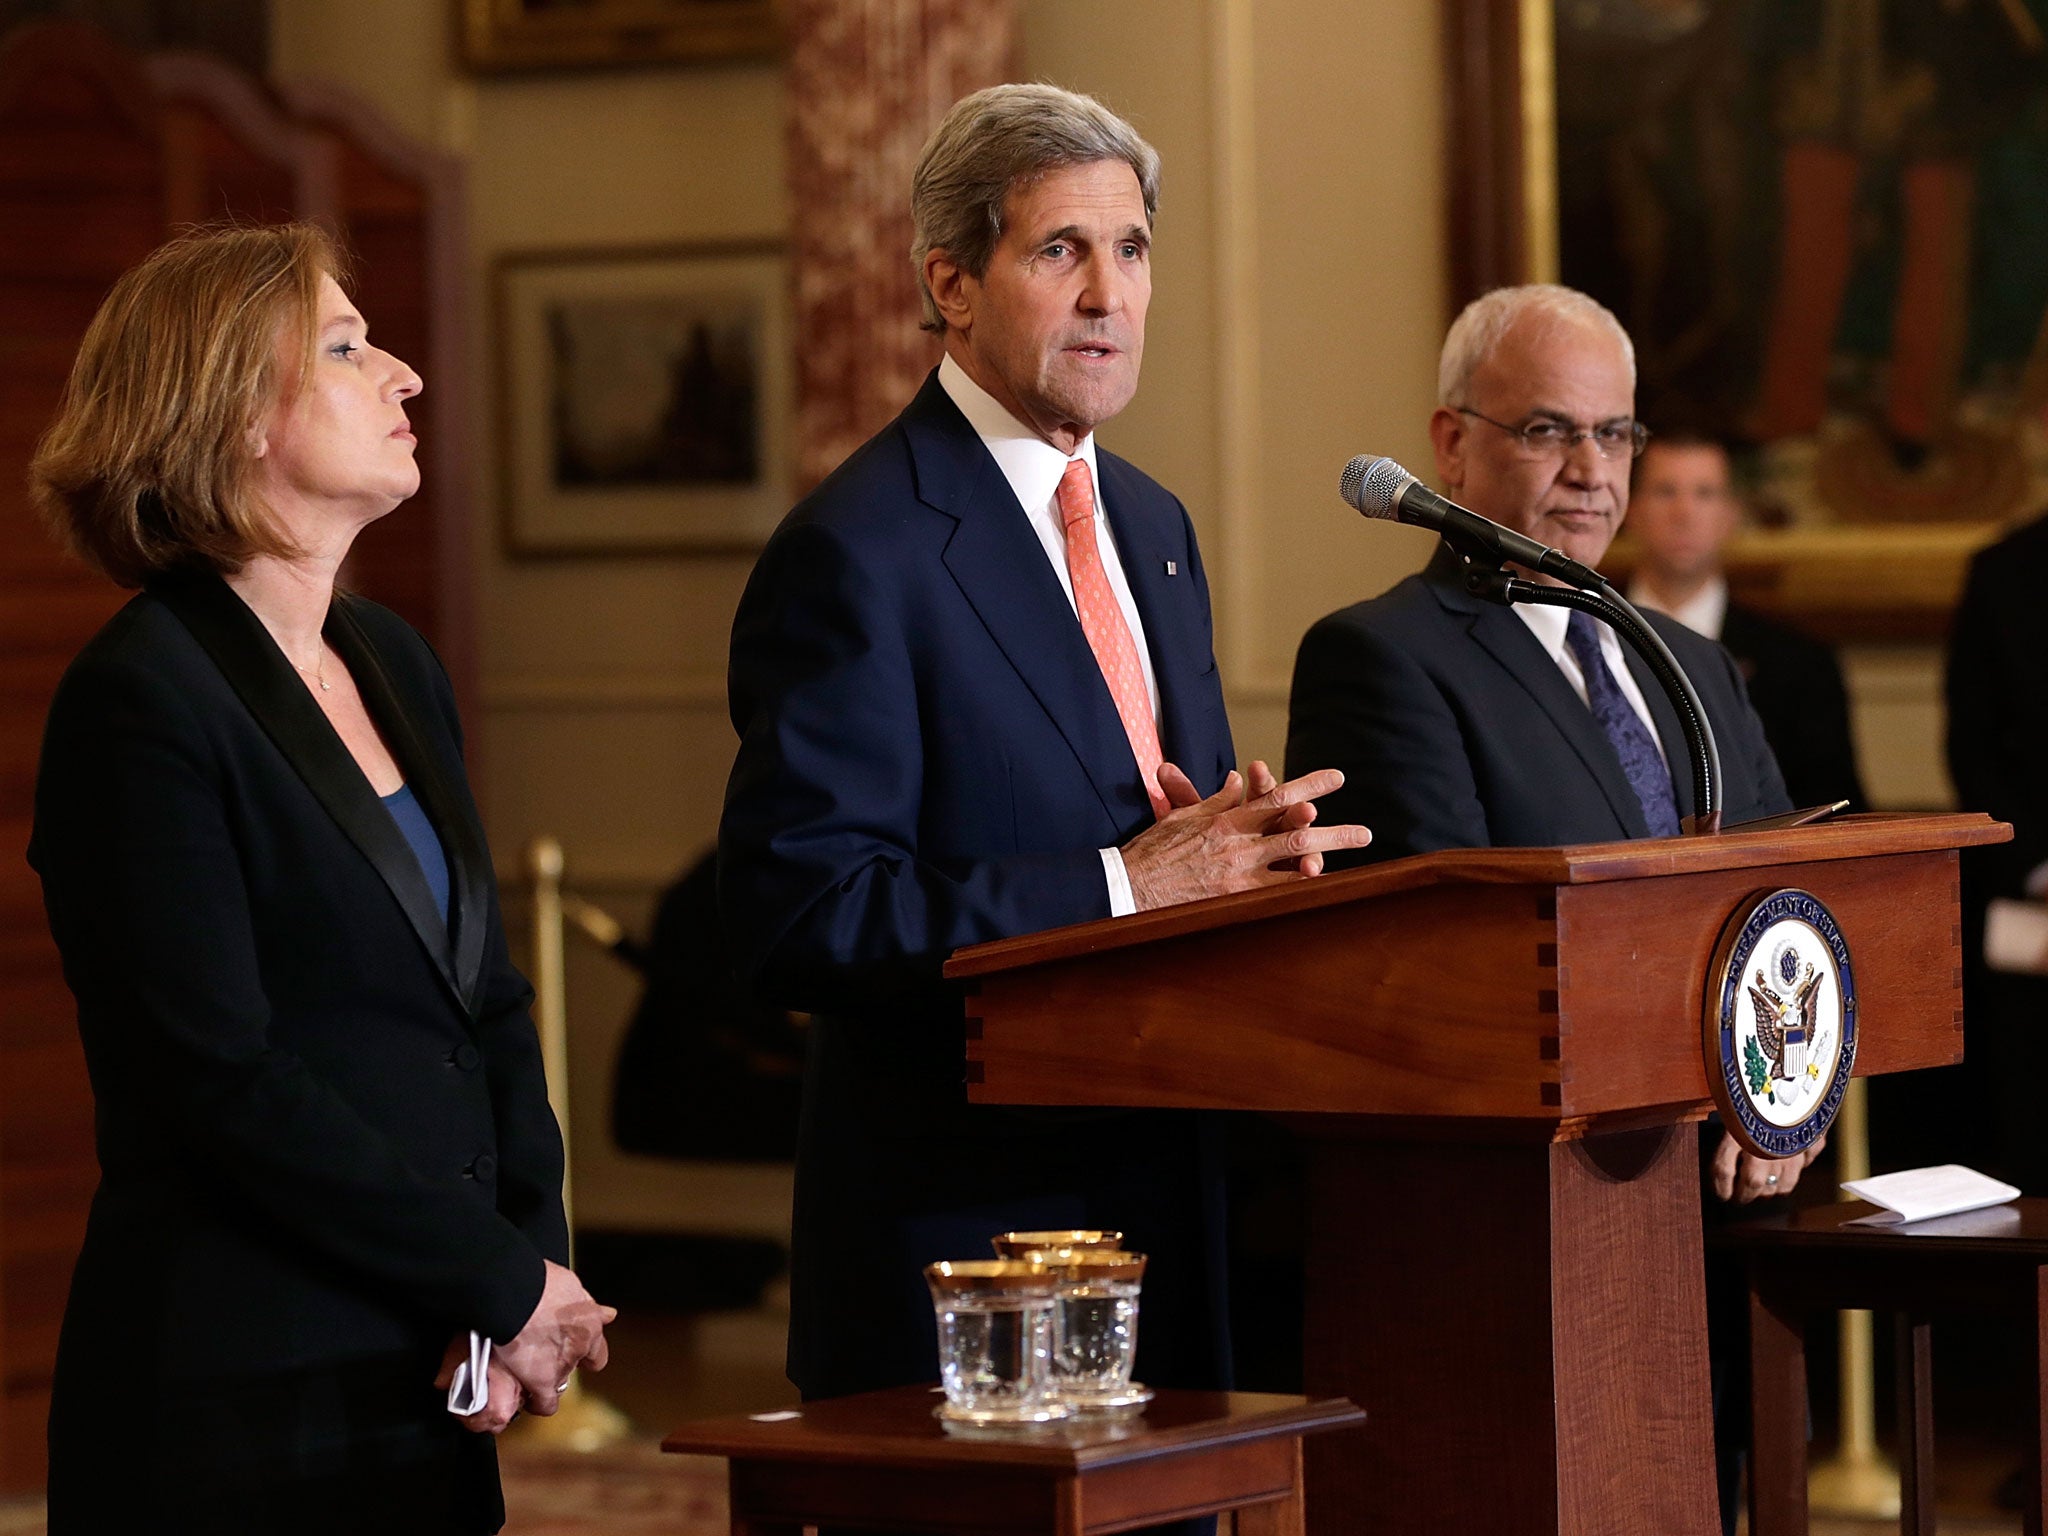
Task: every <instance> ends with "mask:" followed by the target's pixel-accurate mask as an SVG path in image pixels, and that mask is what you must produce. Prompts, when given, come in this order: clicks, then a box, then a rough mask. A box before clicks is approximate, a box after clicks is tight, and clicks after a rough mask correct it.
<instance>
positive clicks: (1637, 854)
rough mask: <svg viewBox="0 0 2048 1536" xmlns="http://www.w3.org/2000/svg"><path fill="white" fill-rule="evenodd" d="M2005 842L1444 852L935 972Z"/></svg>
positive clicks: (1114, 921) (1955, 820)
mask: <svg viewBox="0 0 2048 1536" xmlns="http://www.w3.org/2000/svg"><path fill="white" fill-rule="evenodd" d="M2011 837H2012V827H2011V826H2010V825H2009V824H2007V823H2006V822H2002V821H1993V820H1992V819H1991V818H1990V817H1989V816H1987V815H1985V814H1984V813H1983V812H1981V811H1958V812H1939V813H1932V814H1920V815H1895V814H1886V813H1864V814H1862V815H1856V816H1842V817H1838V818H1836V819H1835V820H1833V821H1829V822H1821V823H1819V824H1817V825H1814V826H1807V827H1793V828H1789V829H1781V830H1778V831H1771V832H1725V833H1721V834H1719V835H1718V836H1712V837H1660V838H1637V839H1634V840H1631V841H1626V842H1618V843H1581V844H1579V845H1577V846H1575V847H1569V848H1446V849H1443V850H1441V851H1439V852H1436V853H1420V854H1415V855H1412V856H1411V857H1408V858H1404V859H1391V860H1389V861H1388V862H1386V863H1384V864H1373V865H1368V866H1367V867H1365V868H1363V869H1353V870H1346V871H1344V872H1343V873H1342V874H1335V875H1323V876H1321V877H1319V878H1317V879H1314V880H1299V881H1294V882H1291V883H1289V884H1286V885H1278V886H1270V887H1268V888H1266V889H1264V890H1258V891H1244V892H1240V893H1239V894H1237V895H1234V896H1216V897H1212V898H1210V899H1208V900H1206V901H1190V902H1185V903H1183V904H1181V905H1179V906H1173V907H1161V908H1159V909H1157V910H1156V911H1151V912H1138V913H1134V914H1132V915H1131V916H1129V917H1111V918H1103V919H1101V920H1099V921H1097V922H1092V923H1077V924H1073V925H1070V926H1068V927H1065V928H1048V929H1045V930H1044V931H1042V932H1039V933H1027V934H1020V935H1019V936H1017V937H1016V938H1011V939H996V940H993V941H991V942H989V943H986V944H976V945H972V946H970V947H968V948H964V949H959V950H955V951H954V953H953V955H952V957H951V958H950V959H949V960H947V962H946V968H945V974H946V977H947V979H949V980H954V981H961V980H968V979H971V978H973V977H976V976H987V975H991V974H994V973H996V972H999V971H1008V970H1015V969H1018V968H1020V967H1024V966H1029V965H1036V964H1043V963H1046V962H1049V961H1056V960H1069V959H1073V958H1075V957H1077V956H1080V955H1087V954H1099V953H1103V952H1106V951H1110V950H1118V949H1129V948H1134V947H1136V946H1138V945H1141V944H1151V943H1156V942H1159V941H1161V940H1164V939H1173V938H1180V937H1183V936H1185V935H1187V934H1193V933H1205V932H1209V931H1212V930H1214V929H1218V928H1228V927H1233V926H1235V925H1236V924H1238V923H1246V922H1258V921H1263V920H1264V919H1267V918H1274V917H1284V916H1291V915H1292V914H1294V913H1297V912H1313V911H1317V910H1320V909H1321V908H1324V907H1337V906H1344V905H1346V904H1348V903H1351V902H1357V901H1371V900H1373V899H1375V898H1377V897H1381V896H1392V895H1396V894H1398V893H1400V892H1404V891H1415V890H1423V889H1427V888H1429V887H1431V886H1440V885H1532V886H1562V885H1595V884H1599V883H1602V882H1605V881H1610V880H1654V879H1658V878H1661V877H1663V876H1667V875H1690V874H1702V873H1705V872H1708V871H1711V870H1725V869H1745V868H1765V867H1769V866H1773V865H1781V864H1815V863H1825V862H1828V861H1831V860H1835V859H1867V858H1880V857H1883V856H1885V855H1887V854H1901V853H1929V852H1934V851H1937V850H1941V849H1948V848H1974V847H1978V846H1981V845H1983V844H1987V843H2003V842H2007V841H2009V840H2010V839H2011Z"/></svg>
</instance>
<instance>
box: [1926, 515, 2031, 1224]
mask: <svg viewBox="0 0 2048 1536" xmlns="http://www.w3.org/2000/svg"><path fill="white" fill-rule="evenodd" d="M2043 562H2048V517H2040V518H2036V519H2034V520H2033V521H2032V522H2029V523H2026V524H2024V525H2023V526H2021V527H2020V528H2018V529H2016V530H2014V531H2013V532H2012V533H2009V534H2007V535H2006V536H2005V537H2004V538H2003V539H2000V540H1999V541H1998V542H1997V543H1996V544H1993V545H1991V546H1990V547H1989V548H1987V549H1983V550H1980V551H1979V552H1978V553H1977V555H1976V557H1975V558H1974V559H1973V560H1971V562H1970V574H1969V579H1968V581H1967V582H1965V584H1964V587H1963V601H1962V606H1961V607H1959V608H1958V609H1957V610H1956V618H1955V625H1954V628H1953V629H1951V630H1950V632H1949V648H1948V678H1947V694H1948V771H1949V776H1950V777H1951V778H1953V779H1954V780H1955V785H1956V800H1957V803H1958V804H1960V805H1963V806H1965V807H1967V808H1968V809H1970V810H1973V811H1989V812H1990V813H1991V814H1992V815H1993V816H1996V817H1998V818H1999V820H2001V821H2009V822H2011V823H2012V841H2011V842H2009V843H2004V844H2001V845H1999V846H1998V847H1995V848H1985V849H1981V850H1978V849H1973V850H1971V852H1970V853H1969V854H1967V855H1966V856H1965V857H1964V859H1963V922H1964V956H1965V960H1966V969H1965V971H1964V973H1963V985H1964V987H1965V989H1966V990H1967V992H1968V998H1967V1002H1966V1004H1965V1006H1966V1008H1967V1009H1968V1011H1969V1020H1970V1043H1969V1058H1968V1060H1967V1062H1966V1063H1965V1067H1964V1070H1965V1071H1966V1072H1967V1073H1968V1075H1969V1078H1970V1081H1971V1083H1972V1085H1973V1086H1972V1092H1973V1093H1974V1094H1976V1095H1979V1096H1989V1097H1990V1099H1991V1101H1992V1102H1993V1103H1994V1104H1995V1105H1996V1106H1997V1113H1996V1114H1995V1115H1994V1116H1993V1117H1991V1121H1992V1124H1991V1126H1989V1127H1986V1128H1985V1129H1986V1130H1995V1135H1996V1139H1997V1145H1995V1146H1988V1147H1985V1148H1983V1155H1984V1156H1985V1158H1986V1160H1987V1161H1989V1162H1991V1163H1992V1165H1993V1166H1995V1167H1997V1168H1998V1169H1999V1170H2000V1172H2001V1173H2002V1174H2003V1176H2004V1177H2006V1178H2008V1179H2010V1180H2011V1181H2012V1182H2013V1183H2015V1184H2018V1185H2019V1186H2020V1187H2021V1188H2023V1189H2025V1190H2026V1191H2027V1193H2029V1194H2040V1193H2041V1192H2042V1191H2043V1190H2044V1189H2048V1139H2044V1136H2043V1132H2042V1127H2041V1083H2042V1081H2043V1077H2044V1074H2048V1042H2044V1040H2043V1038H2042V1029H2041V1025H2042V1021H2043V1020H2044V1019H2048V977H2042V976H2036V975H2027V974H2024V973H2018V972H2011V971H1994V970H1992V969H1990V968H1989V967H1988V966H1987V965H1986V964H1985V962H1984V939H1983V933H1984V915H1985V908H1986V906H1987V905H1988V904H1989V903H1990V902H1991V901H1992V900H1994V899H1996V898H2004V899H2006V900H2009V901H2016V900H2022V899H2032V900H2035V901H2041V900H2048V693H2044V689H2043V680H2042V674H2043V668H2044V664H2048V608H2044V607H2043V605H2042V602H2041V597H2040V593H2039V590H2038V585H2039V582H2038V577H2037V575H2036V573H2037V572H2038V571H2040V569H2041V567H2042V564H2043ZM1980 1102H1981V1097H1980ZM1978 1118H1979V1119H1980V1120H1981V1119H1982V1118H1983V1117H1982V1116H1979V1117H1978Z"/></svg>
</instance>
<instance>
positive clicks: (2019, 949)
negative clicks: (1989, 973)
mask: <svg viewBox="0 0 2048 1536" xmlns="http://www.w3.org/2000/svg"><path fill="white" fill-rule="evenodd" d="M1984 963H1985V964H1986V965H1988V966H1990V967H1991V969H1993V970H1994V971H2016V972H2018V973H2019V974H2021V975H2023V976H2044V975H2048V902H2043V901H2011V900H2008V899H2007V898H2005V897H2003V896H2001V897H1999V898H1998V899H1997V900H1995V901H1993V902H1992V903H1991V904H1990V905H1989V906H1988V907H1986V908H1985V910H1984Z"/></svg>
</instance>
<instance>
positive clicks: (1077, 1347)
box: [1025, 1248, 1152, 1412]
mask: <svg viewBox="0 0 2048 1536" xmlns="http://www.w3.org/2000/svg"><path fill="white" fill-rule="evenodd" d="M1025 1260H1026V1262H1028V1263H1036V1264H1039V1265H1042V1266H1043V1267H1044V1268H1045V1269H1046V1271H1047V1272H1048V1273H1050V1274H1052V1275H1053V1276H1055V1277H1056V1278H1057V1280H1058V1286H1057V1288H1056V1290H1055V1292H1054V1303H1053V1325H1052V1333H1053V1343H1052V1396H1053V1398H1054V1400H1055V1401H1058V1402H1063V1403H1067V1404H1070V1405H1072V1406H1073V1407H1074V1408H1076V1409H1079V1410H1082V1411H1084V1412H1087V1411H1101V1410H1106V1409H1122V1408H1134V1407H1137V1406H1138V1405H1139V1404H1141V1403H1146V1402H1150V1401H1151V1399H1152V1389H1151V1388H1150V1387H1147V1386H1143V1385H1141V1384H1139V1383H1137V1382H1134V1381H1132V1380H1131V1367H1132V1366H1133V1364H1135V1362H1136V1360H1137V1355H1138V1293H1139V1289H1140V1286H1141V1285H1142V1283H1143V1281H1144V1278H1145V1255H1143V1254H1142V1253H1123V1252H1119V1251H1114V1250H1110V1251H1100V1250H1097V1251H1089V1250H1085V1249H1071V1248H1063V1249H1032V1250H1028V1251H1027V1252H1026V1254H1025Z"/></svg>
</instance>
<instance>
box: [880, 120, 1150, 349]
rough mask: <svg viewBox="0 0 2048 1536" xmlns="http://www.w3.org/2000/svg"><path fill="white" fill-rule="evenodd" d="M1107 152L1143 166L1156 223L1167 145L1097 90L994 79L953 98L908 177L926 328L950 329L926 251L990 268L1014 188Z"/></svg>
mask: <svg viewBox="0 0 2048 1536" xmlns="http://www.w3.org/2000/svg"><path fill="white" fill-rule="evenodd" d="M1103 160H1121V161H1123V162H1124V163H1125V164H1126V165H1128V166H1129V167H1130V168H1131V169H1132V171H1134V172H1135V173H1136V174H1137V177H1138V190H1139V191H1140V192H1141V193H1143V194H1144V198H1145V222H1146V223H1147V224H1148V225H1149V224H1150V223H1151V222H1152V220H1153V219H1154V218H1155V217H1156V216H1157V215H1158V212H1159V152H1158V151H1157V150H1155V149H1154V148H1153V147H1152V146H1151V145H1150V144H1147V143H1146V142H1145V141H1144V140H1143V139H1142V138H1140V137H1139V136H1138V131H1137V129H1135V128H1133V127H1132V126H1131V125H1130V124H1129V123H1127V122H1125V121H1124V120H1123V119H1122V118H1120V117H1118V116H1117V115H1116V114H1115V113H1114V112H1112V111H1110V110H1109V108H1107V107H1105V106H1104V105H1103V104H1102V103H1101V102H1099V101H1097V100H1096V99H1095V98H1094V97H1092V96H1082V95H1080V94H1078V93H1077V92H1074V91H1063V90H1061V89H1060V88H1059V87H1058V86H1056V85H992V86H990V87H989V88H988V89H987V90H984V91H976V92H975V93H974V94H973V95H972V96H965V97H962V98H961V99H960V100H959V101H957V102H955V103H954V104H953V110H952V111H950V112H948V113H947V114H946V120H945V121H944V122H942V123H940V124H939V126H938V129H937V130H936V131H935V132H934V133H933V134H932V136H931V138H930V139H928V140H927V141H926V142H925V146H924V151H923V153H922V154H920V155H919V156H918V157H917V174H916V175H915V176H913V177H912V178H911V183H910V217H911V220H912V222H913V224H914V226H915V230H916V232H915V234H914V235H913V236H912V238H911V242H910V260H911V265H912V266H913V267H914V268H915V269H916V272H917V288H918V293H919V294H920V295H921V296H922V297H923V299H924V319H923V321H922V322H921V323H922V325H923V327H924V329H925V330H927V331H944V330H945V328H946V322H945V320H944V319H943V318H941V316H940V314H939V306H938V304H937V303H936V302H935V301H934V300H933V298H932V290H931V286H930V285H929V284H928V283H926V282H925V280H924V259H925V257H926V256H928V255H929V254H930V253H931V252H933V251H944V252H945V253H946V255H947V256H948V257H949V258H951V260H952V261H953V263H954V265H956V266H957V267H959V268H960V270H961V271H963V272H966V273H967V274H969V275H970V276H972V277H977V278H978V277H980V276H982V274H983V273H985V272H987V271H988V263H989V258H990V257H991V256H992V255H994V253H995V248H996V242H997V241H998V240H1000V239H1001V238H1002V234H1003V204H1004V202H1005V200H1007V199H1008V197H1009V195H1010V192H1011V191H1012V189H1014V188H1016V187H1018V186H1020V185H1023V184H1025V183H1027V182H1030V181H1034V180H1036V179H1037V178H1038V177H1040V176H1043V175H1045V174H1046V173H1047V172H1048V171H1057V170H1063V169H1065V168H1066V167H1068V166H1071V165H1094V164H1096V163H1097V162H1099V161H1103Z"/></svg>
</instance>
